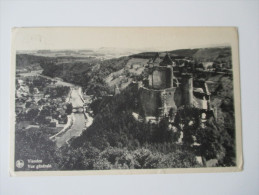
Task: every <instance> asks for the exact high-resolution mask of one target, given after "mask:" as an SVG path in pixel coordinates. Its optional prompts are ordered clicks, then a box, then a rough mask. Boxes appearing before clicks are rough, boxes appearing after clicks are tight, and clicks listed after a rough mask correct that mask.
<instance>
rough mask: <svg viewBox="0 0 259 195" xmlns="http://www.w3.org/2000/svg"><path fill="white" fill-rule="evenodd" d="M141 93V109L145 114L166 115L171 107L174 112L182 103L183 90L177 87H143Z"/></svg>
mask: <svg viewBox="0 0 259 195" xmlns="http://www.w3.org/2000/svg"><path fill="white" fill-rule="evenodd" d="M139 94H140V96H139V98H140V102H141V109H142V110H143V112H144V113H143V114H144V115H145V116H156V117H159V116H165V115H168V114H169V112H170V110H171V109H172V111H173V113H174V112H176V111H177V107H178V105H179V106H180V105H181V100H182V98H181V91H180V90H179V88H176V87H173V88H167V89H163V90H153V89H147V88H143V87H141V88H140V93H139Z"/></svg>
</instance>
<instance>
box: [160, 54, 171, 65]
mask: <svg viewBox="0 0 259 195" xmlns="http://www.w3.org/2000/svg"><path fill="white" fill-rule="evenodd" d="M159 65H160V66H167V65H173V61H172V59H171V58H170V56H169V55H168V53H167V54H166V55H165V57H164V59H163V61H162V62H161V63H160V64H159Z"/></svg>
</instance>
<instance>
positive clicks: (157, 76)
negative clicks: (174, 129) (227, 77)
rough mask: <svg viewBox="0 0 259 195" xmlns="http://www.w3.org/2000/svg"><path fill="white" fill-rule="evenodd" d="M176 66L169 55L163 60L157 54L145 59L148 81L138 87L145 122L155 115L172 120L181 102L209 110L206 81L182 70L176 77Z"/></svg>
mask: <svg viewBox="0 0 259 195" xmlns="http://www.w3.org/2000/svg"><path fill="white" fill-rule="evenodd" d="M175 66H176V65H175V62H173V60H172V59H171V58H170V56H169V55H168V54H166V55H165V56H164V57H163V59H161V58H160V56H159V55H158V54H157V55H156V56H155V57H154V58H153V59H151V60H150V61H149V62H148V67H147V68H148V73H149V76H148V82H146V84H145V85H144V86H141V87H139V102H140V109H141V111H140V113H141V114H142V115H143V117H145V118H146V121H148V119H149V118H154V117H155V118H157V120H160V119H161V118H164V117H169V118H171V120H172V121H173V120H174V116H175V114H176V112H177V108H178V107H180V106H183V105H185V106H195V107H197V108H200V109H201V110H207V109H210V106H209V104H210V98H209V97H210V93H209V91H208V87H207V85H206V82H205V81H202V80H201V81H196V82H194V81H193V76H192V74H189V73H182V74H181V75H180V77H178V78H176V77H175V76H174V70H173V69H174V67H175ZM179 81H180V82H179ZM194 85H195V86H194Z"/></svg>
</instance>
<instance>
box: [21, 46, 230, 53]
mask: <svg viewBox="0 0 259 195" xmlns="http://www.w3.org/2000/svg"><path fill="white" fill-rule="evenodd" d="M226 47H230V48H231V45H230V44H219V45H213V46H212V45H211V46H209V45H208V46H197V47H191V48H179V49H173V48H172V49H162V48H137V49H135V48H126V47H105V46H103V47H97V48H78V49H76V48H64V49H33V50H16V52H18V53H22V52H38V51H56V52H58V51H84V50H89V51H93V52H94V51H97V50H100V49H102V48H105V49H122V50H132V51H136V52H168V51H177V50H184V49H208V48H226Z"/></svg>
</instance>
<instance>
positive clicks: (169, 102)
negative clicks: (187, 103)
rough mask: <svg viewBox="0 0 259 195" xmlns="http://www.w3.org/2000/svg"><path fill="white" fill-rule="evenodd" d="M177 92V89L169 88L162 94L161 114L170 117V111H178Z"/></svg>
mask: <svg viewBox="0 0 259 195" xmlns="http://www.w3.org/2000/svg"><path fill="white" fill-rule="evenodd" d="M175 90H176V88H168V89H165V90H163V91H161V93H160V98H161V102H162V105H161V114H162V115H168V114H169V111H170V110H171V109H172V110H173V112H176V111H177V106H176V104H175V99H174V98H175Z"/></svg>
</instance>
